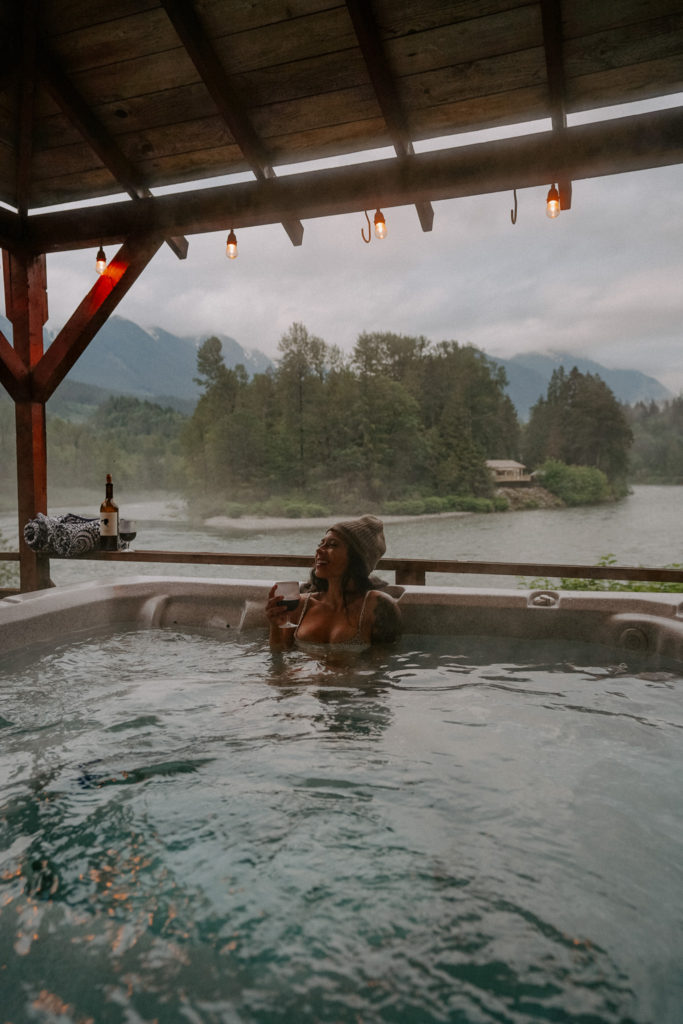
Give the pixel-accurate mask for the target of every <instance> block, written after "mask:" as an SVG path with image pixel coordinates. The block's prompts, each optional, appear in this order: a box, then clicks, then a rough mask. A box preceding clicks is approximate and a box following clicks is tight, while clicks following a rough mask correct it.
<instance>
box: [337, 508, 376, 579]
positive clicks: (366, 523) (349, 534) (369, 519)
mask: <svg viewBox="0 0 683 1024" xmlns="http://www.w3.org/2000/svg"><path fill="white" fill-rule="evenodd" d="M330 529H331V530H334V532H335V533H338V534H339V536H340V537H341V538H342V539H343V540H345V541H346V543H347V544H348V545H349V547H352V548H353V550H354V551H355V552H356V553H357V554H359V555H360V557H361V560H362V562H363V566H364V567H365V571H366V573H367V575H368V576H369V575H370V573H371V572H372V570H373V569H374V568H375V566H376V565H377V563H378V562H379V560H380V558H381V557H382V555H383V554H384V552H385V551H386V549H387V546H386V543H385V541H384V524H383V523H382V520H381V519H378V518H377V516H370V515H367V516H360V518H359V519H344V520H343V521H342V522H340V523H335V524H334V526H331V527H330Z"/></svg>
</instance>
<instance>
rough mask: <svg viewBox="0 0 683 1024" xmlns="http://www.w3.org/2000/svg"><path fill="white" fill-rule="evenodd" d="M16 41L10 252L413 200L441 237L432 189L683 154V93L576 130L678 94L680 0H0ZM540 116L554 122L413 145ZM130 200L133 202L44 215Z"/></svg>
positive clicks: (8, 128) (7, 153)
mask: <svg viewBox="0 0 683 1024" xmlns="http://www.w3.org/2000/svg"><path fill="white" fill-rule="evenodd" d="M0 40H1V42H0V47H2V65H1V67H0V201H1V202H2V203H3V204H5V205H6V207H8V208H9V209H3V208H0V245H2V246H3V247H4V248H9V249H12V248H13V247H17V246H20V245H23V246H24V247H28V248H30V249H32V250H34V251H39V252H48V251H54V250H57V249H67V248H75V247H79V246H82V245H91V244H97V243H98V242H100V241H104V242H105V243H106V242H107V241H113V240H122V239H124V238H125V237H127V236H129V235H130V233H131V232H134V231H136V230H144V231H146V232H149V231H154V230H156V231H160V232H163V233H164V235H165V236H167V237H168V238H169V239H171V237H172V236H177V235H182V234H185V233H192V232H193V231H208V230H215V229H218V228H227V227H231V226H232V227H240V226H245V225H249V224H257V223H277V222H278V221H281V222H282V223H283V225H284V227H285V230H286V231H287V233H288V234H289V236H290V238H291V239H292V241H293V242H294V243H295V244H298V243H300V242H301V238H302V232H303V228H302V223H301V222H302V220H303V219H305V218H307V217H312V216H325V215H330V214H333V213H339V212H344V211H350V210H362V209H364V208H368V207H373V208H374V206H392V205H400V204H413V203H414V204H415V205H416V207H417V213H418V215H419V218H420V222H421V224H422V227H423V228H424V229H425V230H429V228H430V226H431V219H432V210H431V206H430V201H431V200H436V199H442V198H448V197H455V196H458V195H466V194H472V193H478V192H487V191H494V190H500V189H512V188H514V187H525V186H528V185H532V184H540V183H546V182H547V183H548V184H550V183H551V182H552V181H559V183H560V189H561V193H562V197H563V205H564V206H569V205H570V200H571V188H570V185H571V180H572V178H574V179H576V178H578V177H590V176H594V175H596V174H611V173H617V172H619V171H624V170H632V169H637V168H642V167H655V166H661V165H663V164H667V163H675V162H683V108H680V107H679V108H674V109H673V110H669V111H660V112H658V113H655V114H646V115H640V116H639V117H627V118H621V119H618V120H617V121H609V122H607V121H605V122H602V123H601V122H598V124H593V125H585V126H574V127H569V128H567V127H566V124H567V115H569V114H571V113H573V112H578V111H585V110H589V109H596V108H602V107H605V106H607V105H613V104H620V103H625V102H628V101H633V100H642V99H650V98H652V97H659V96H664V95H666V94H669V93H675V92H679V91H683V0H619V2H607V0H605V2H601V0H562V2H561V3H560V0H346V2H343V0H342V2H340V0H194V3H192V2H188V0H117V2H116V3H113V4H112V3H105V2H102V0H58V2H56V0H23V2H22V3H17V2H15V0H2V3H0ZM537 118H547V119H548V131H545V132H543V133H541V134H540V135H532V136H524V137H519V138H510V139H505V140H502V141H499V142H495V143H483V144H480V145H477V146H466V147H461V148H455V149H454V148H442V149H440V150H437V151H436V152H430V153H420V154H415V153H414V151H413V144H414V143H420V142H422V141H423V140H428V139H436V138H440V137H442V136H451V135H457V134H458V133H462V132H466V131H471V130H474V129H482V128H491V127H497V126H514V125H517V124H521V123H524V122H528V121H529V120H532V119H537ZM511 134H512V133H511ZM380 147H391V150H390V156H389V157H388V158H387V159H385V160H381V161H372V162H371V163H357V164H356V165H355V166H354V165H353V163H352V166H351V167H336V168H331V169H326V170H320V171H308V172H306V173H304V174H292V173H288V174H286V175H285V176H282V175H281V176H279V177H278V175H277V168H278V167H282V166H283V165H291V164H297V163H299V162H302V161H310V160H313V159H316V158H330V157H348V156H350V155H352V154H359V153H362V152H363V151H367V150H373V149H377V148H380ZM393 154H395V155H393ZM244 171H247V172H251V175H250V180H249V181H241V182H235V183H233V184H229V183H228V184H226V185H223V186H221V187H213V188H210V189H200V190H199V191H198V192H196V193H194V192H193V193H192V194H191V197H189V198H188V196H189V194H188V193H187V192H185V193H179V194H175V195H174V194H171V195H165V196H163V197H154V196H153V190H154V189H157V188H159V187H161V186H174V185H178V186H182V185H184V184H185V183H188V182H197V181H201V180H202V179H207V178H210V177H215V176H222V175H230V174H234V173H236V172H244ZM116 194H124V195H125V194H127V196H129V197H131V198H132V199H133V202H130V201H127V202H126V203H121V204H116V206H114V207H112V206H111V205H109V206H106V205H99V206H95V207H92V206H91V207H88V206H86V207H84V208H81V209H77V210H73V209H71V210H64V211H58V212H50V213H42V214H41V213H40V211H41V210H42V209H43V208H44V207H47V206H52V205H55V204H65V203H71V204H73V203H75V204H83V203H85V202H86V201H87V200H96V199H98V198H102V197H107V196H112V195H116ZM31 211H32V212H33V214H34V215H33V216H31V217H27V214H28V213H29V212H31ZM172 244H173V245H174V247H175V248H176V251H177V252H178V254H179V255H183V247H184V243H183V239H182V238H178V237H176V238H175V241H172Z"/></svg>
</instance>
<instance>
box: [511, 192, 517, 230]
mask: <svg viewBox="0 0 683 1024" xmlns="http://www.w3.org/2000/svg"><path fill="white" fill-rule="evenodd" d="M513 192H514V196H515V208H514V210H510V220H511V221H512V223H513V224H516V223H517V189H513Z"/></svg>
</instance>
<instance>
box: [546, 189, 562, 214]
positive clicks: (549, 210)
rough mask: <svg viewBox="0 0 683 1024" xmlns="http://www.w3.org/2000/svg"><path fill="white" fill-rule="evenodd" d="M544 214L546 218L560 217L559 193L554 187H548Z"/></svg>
mask: <svg viewBox="0 0 683 1024" xmlns="http://www.w3.org/2000/svg"><path fill="white" fill-rule="evenodd" d="M545 212H546V215H547V216H548V217H559V216H560V193H559V192H558V191H557V189H556V188H555V186H554V185H551V186H550V191H549V192H548V198H547V199H546V201H545Z"/></svg>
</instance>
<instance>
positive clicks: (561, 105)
mask: <svg viewBox="0 0 683 1024" xmlns="http://www.w3.org/2000/svg"><path fill="white" fill-rule="evenodd" d="M541 20H542V23H543V47H544V50H545V66H546V75H547V78H548V97H549V100H550V117H551V121H552V126H553V130H554V131H556V132H563V131H564V130H565V128H566V127H567V106H566V105H567V82H566V75H565V69H564V32H563V28H562V0H541ZM563 172H564V168H562V167H558V168H557V172H556V173H555V174H554V175H553V178H552V181H553V183H554V182H555V181H557V187H558V191H559V193H560V209H561V210H569V209H571V205H572V183H571V179H570V178H567V176H566V175H565V174H564V173H563ZM548 184H550V182H549V183H548Z"/></svg>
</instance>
